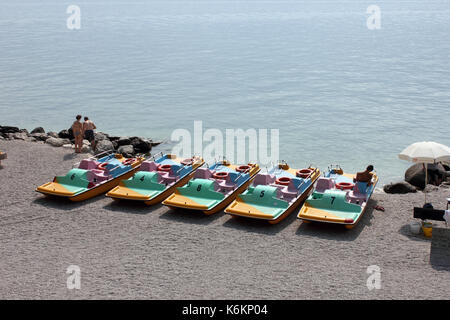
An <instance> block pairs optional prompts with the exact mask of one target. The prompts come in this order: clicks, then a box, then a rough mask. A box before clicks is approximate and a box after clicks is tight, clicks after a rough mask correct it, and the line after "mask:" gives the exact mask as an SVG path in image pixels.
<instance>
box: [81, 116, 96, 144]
mask: <svg viewBox="0 0 450 320" xmlns="http://www.w3.org/2000/svg"><path fill="white" fill-rule="evenodd" d="M95 129H97V127H96V126H95V124H94V123H93V122H92V121H91V120H89V118H88V117H84V122H83V132H84V137H85V138H86V140H88V141H89V142H90V143H91V147H92V150H94V151H95V144H96V143H95V134H94V130H95Z"/></svg>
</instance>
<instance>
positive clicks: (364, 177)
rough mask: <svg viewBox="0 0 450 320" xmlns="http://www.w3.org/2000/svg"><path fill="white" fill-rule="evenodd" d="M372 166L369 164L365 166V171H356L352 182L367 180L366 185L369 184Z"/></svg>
mask: <svg viewBox="0 0 450 320" xmlns="http://www.w3.org/2000/svg"><path fill="white" fill-rule="evenodd" d="M373 169H374V168H373V166H372V165H370V166H368V167H367V168H366V171H363V172H358V173H357V174H356V178H355V179H353V181H354V182H367V185H368V186H370V185H372V177H373V174H372V171H373Z"/></svg>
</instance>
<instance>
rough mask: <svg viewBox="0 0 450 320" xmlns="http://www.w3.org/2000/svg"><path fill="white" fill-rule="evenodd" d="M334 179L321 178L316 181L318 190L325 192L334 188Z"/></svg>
mask: <svg viewBox="0 0 450 320" xmlns="http://www.w3.org/2000/svg"><path fill="white" fill-rule="evenodd" d="M333 188H334V181H333V179H331V178H319V179H317V183H316V192H320V193H324V192H325V190H329V189H333Z"/></svg>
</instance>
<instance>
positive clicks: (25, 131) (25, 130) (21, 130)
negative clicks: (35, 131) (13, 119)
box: [19, 129, 31, 136]
mask: <svg viewBox="0 0 450 320" xmlns="http://www.w3.org/2000/svg"><path fill="white" fill-rule="evenodd" d="M19 132H22V133H25V134H26V135H27V136H31V135H30V134H29V133H28V130H27V129H20V130H19Z"/></svg>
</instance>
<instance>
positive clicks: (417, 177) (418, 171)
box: [405, 163, 445, 189]
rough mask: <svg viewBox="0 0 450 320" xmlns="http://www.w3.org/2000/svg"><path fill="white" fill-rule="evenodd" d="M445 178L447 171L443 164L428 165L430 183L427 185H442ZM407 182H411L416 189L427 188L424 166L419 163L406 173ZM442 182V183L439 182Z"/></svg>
mask: <svg viewBox="0 0 450 320" xmlns="http://www.w3.org/2000/svg"><path fill="white" fill-rule="evenodd" d="M444 177H445V169H444V167H443V166H442V164H429V165H428V181H427V184H429V183H432V184H435V183H436V184H440V182H442V179H444ZM405 181H407V182H409V183H410V184H412V185H413V186H415V187H418V188H420V189H424V188H425V170H424V169H423V164H421V163H417V164H414V165H412V166H411V167H410V168H409V169H408V170H406V172H405ZM439 181H440V182H439Z"/></svg>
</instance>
